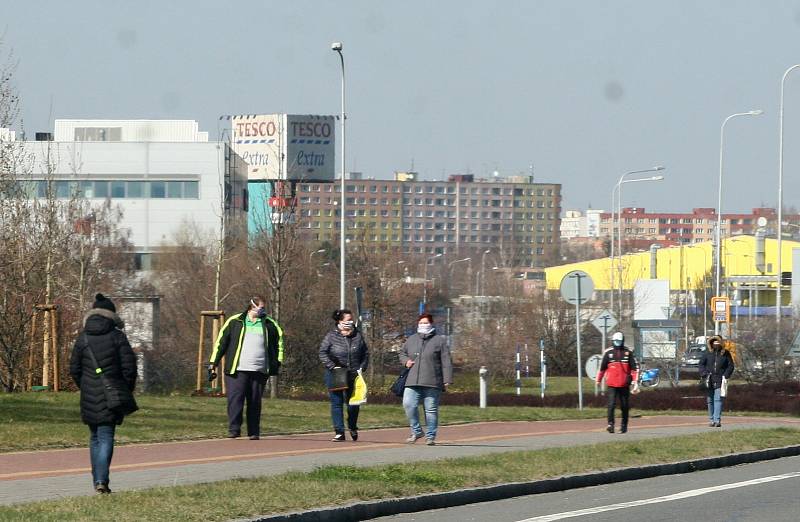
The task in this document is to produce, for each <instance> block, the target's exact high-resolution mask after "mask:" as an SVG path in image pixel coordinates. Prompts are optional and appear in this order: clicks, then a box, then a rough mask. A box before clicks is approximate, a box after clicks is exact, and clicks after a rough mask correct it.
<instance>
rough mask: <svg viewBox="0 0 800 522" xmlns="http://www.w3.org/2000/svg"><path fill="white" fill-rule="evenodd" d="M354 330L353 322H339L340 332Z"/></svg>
mask: <svg viewBox="0 0 800 522" xmlns="http://www.w3.org/2000/svg"><path fill="white" fill-rule="evenodd" d="M352 329H353V321H340V322H339V330H352Z"/></svg>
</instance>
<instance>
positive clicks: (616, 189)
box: [610, 165, 664, 317]
mask: <svg viewBox="0 0 800 522" xmlns="http://www.w3.org/2000/svg"><path fill="white" fill-rule="evenodd" d="M662 170H664V167H662V166H660V165H658V166H655V167H651V168H649V169H643V170H631V171H629V172H626V173H625V174H623V175H622V176H620V177H619V181H617V184H616V185H614V189H613V190H612V191H611V302H610V305H611V310H614V288H615V286H616V285H615V282H616V279H617V277H616V275H615V272H616V268H615V257H614V208H616V209H617V225H616V226H617V228H618V230H617V239H618V241H619V256H620V262H619V265H620V266H619V268H620V269H621V268H622V266H621V265H622V185H623V184H625V183H637V182H640V181H661V180H663V179H664V176H661V175H659V176H650V177H648V178H636V179H625V177H626V176H630V175H631V174H644V173H646V172H660V171H662ZM615 194H616V196H617V200H616V202H615V201H614V195H615ZM615 203H616V204H615ZM621 272H622V271H621V270H620V274H619V283H620V284H619V288H620V290H619V294H620V297H619V301H620V302H619V306H620V317H621V312H622V273H621Z"/></svg>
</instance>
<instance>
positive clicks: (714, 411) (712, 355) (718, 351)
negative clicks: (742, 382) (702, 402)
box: [698, 335, 734, 428]
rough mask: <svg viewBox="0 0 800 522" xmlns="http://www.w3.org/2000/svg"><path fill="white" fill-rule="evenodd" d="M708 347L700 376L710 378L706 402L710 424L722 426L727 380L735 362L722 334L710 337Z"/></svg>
mask: <svg viewBox="0 0 800 522" xmlns="http://www.w3.org/2000/svg"><path fill="white" fill-rule="evenodd" d="M707 342H708V349H707V350H706V351H705V352H703V355H702V356H701V357H700V364H699V366H698V369H699V370H700V377H701V378H703V379H708V388H707V392H706V393H707V395H706V403H707V404H708V425H709V426H710V427H712V428H720V427H722V403H723V402H724V401H725V395H726V394H727V393H726V391H727V382H728V379H730V378H731V375H733V370H734V364H733V357H731V352H729V351H728V350H726V349H725V340H724V339H723V338H722V336H721V335H713V336H711V337H709V339H708V341H707Z"/></svg>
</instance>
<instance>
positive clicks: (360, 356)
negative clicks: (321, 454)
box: [319, 309, 369, 442]
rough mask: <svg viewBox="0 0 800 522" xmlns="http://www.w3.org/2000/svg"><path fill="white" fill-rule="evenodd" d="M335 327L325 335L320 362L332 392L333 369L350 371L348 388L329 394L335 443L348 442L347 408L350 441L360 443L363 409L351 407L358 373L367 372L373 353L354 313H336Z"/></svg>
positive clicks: (348, 372)
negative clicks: (359, 422) (345, 408)
mask: <svg viewBox="0 0 800 522" xmlns="http://www.w3.org/2000/svg"><path fill="white" fill-rule="evenodd" d="M331 317H332V319H333V322H334V323H335V326H334V328H333V330H331V331H330V332H328V333H327V335H325V338H324V339H323V340H322V343H321V344H320V347H319V359H320V360H321V361H322V364H323V365H324V366H325V386H327V387H328V389H330V388H331V387H332V383H333V369H334V368H347V389H346V390H341V391H340V390H336V391H328V396H329V397H330V400H331V420H332V421H333V431H334V435H333V439H331V440H332V441H333V442H343V441H344V407H345V404H346V405H347V426H348V428H349V429H350V438H352V439H353V440H354V441H355V440H358V411H359V406H351V405H350V403H349V402H350V396H351V395H352V394H353V388H354V386H355V380H356V375H358V371H359V370H361V371H362V372H363V371H364V370H366V369H367V365H368V364H369V350H368V349H367V343H366V342H365V341H364V338H363V337H362V336H361V332H359V331H358V328H356V326H355V324H354V323H353V313H352V312H351V311H350V310H347V309H342V310H336V311H334V312H333V315H332V316H331Z"/></svg>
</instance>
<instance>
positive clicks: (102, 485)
mask: <svg viewBox="0 0 800 522" xmlns="http://www.w3.org/2000/svg"><path fill="white" fill-rule="evenodd" d="M123 327H124V324H123V322H122V320H121V319H120V318H119V316H118V315H117V308H116V306H114V303H113V302H111V300H110V299H108V298H107V297H105V296H104V295H103V294H97V295H96V296H95V302H94V304H93V305H92V309H91V310H89V313H88V314H86V318H85V321H84V328H83V331H82V332H81V334H80V335H79V336H78V339H77V340H76V341H75V346H74V347H73V348H72V356H71V357H70V361H69V373H70V375H71V376H72V380H73V381H75V384H76V385H77V386H78V388H80V390H81V419H82V420H83V422H84V423H85V424H87V425H88V426H89V433H90V436H89V454H90V457H91V462H92V481H93V485H94V488H95V491H97V492H98V493H111V490H110V489H109V487H108V484H109V480H108V473H109V471H108V470H109V467H110V466H111V457H112V456H113V454H114V432H115V430H116V427H117V426H119V425H120V424H122V420H123V419H124V418H125V415H127V414H129V413H133V410H134V409H135V405H132V406H130V407H128V408H125V409H123V410H111V409H109V408H108V406H107V404H106V395H105V388H104V386H103V380H102V378H101V375H100V373H99V372H97V366H95V364H94V362H93V358H92V354H90V349H91V351H92V352H93V354H94V360H96V361H97V365H98V366H99V367H100V368H101V369H102V374H103V375H105V377H106V379H107V380H110V381H114V382H117V383H120V385H121V386H127V388H128V389H129V390H130V391H131V392H133V389H134V387H135V386H136V355H134V353H133V350H132V349H131V345H130V343H128V338H127V336H126V335H125V333H124V332H123V331H122V328H123Z"/></svg>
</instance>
